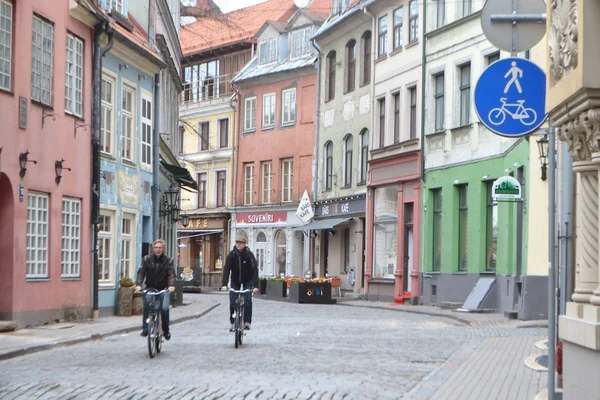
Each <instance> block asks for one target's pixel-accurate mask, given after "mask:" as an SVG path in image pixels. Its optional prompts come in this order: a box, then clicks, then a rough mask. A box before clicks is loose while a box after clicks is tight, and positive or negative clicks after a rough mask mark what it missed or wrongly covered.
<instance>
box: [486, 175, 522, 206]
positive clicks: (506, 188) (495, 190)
mask: <svg viewBox="0 0 600 400" xmlns="http://www.w3.org/2000/svg"><path fill="white" fill-rule="evenodd" d="M492 198H493V199H494V200H521V184H520V183H519V181H518V180H516V179H515V178H513V177H512V176H503V177H501V178H498V179H497V180H496V181H494V185H493V186H492Z"/></svg>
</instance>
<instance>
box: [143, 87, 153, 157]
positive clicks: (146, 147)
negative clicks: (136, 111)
mask: <svg viewBox="0 0 600 400" xmlns="http://www.w3.org/2000/svg"><path fill="white" fill-rule="evenodd" d="M142 164H144V165H146V166H149V167H151V166H152V100H151V99H150V97H146V96H144V97H142Z"/></svg>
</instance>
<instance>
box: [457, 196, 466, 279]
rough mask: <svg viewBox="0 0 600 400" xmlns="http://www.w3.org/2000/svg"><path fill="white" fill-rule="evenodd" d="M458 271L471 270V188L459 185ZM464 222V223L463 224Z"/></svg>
mask: <svg viewBox="0 0 600 400" xmlns="http://www.w3.org/2000/svg"><path fill="white" fill-rule="evenodd" d="M457 195H458V232H457V233H458V271H459V272H467V270H468V268H469V254H468V251H469V186H468V185H466V184H465V185H458V186H457ZM463 221H464V222H463Z"/></svg>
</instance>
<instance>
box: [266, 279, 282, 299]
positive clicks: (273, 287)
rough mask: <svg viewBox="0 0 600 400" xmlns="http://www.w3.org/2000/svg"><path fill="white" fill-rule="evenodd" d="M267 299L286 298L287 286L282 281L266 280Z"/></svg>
mask: <svg viewBox="0 0 600 400" xmlns="http://www.w3.org/2000/svg"><path fill="white" fill-rule="evenodd" d="M266 292H267V300H287V287H286V283H285V282H284V281H281V282H280V281H270V280H267V290H266Z"/></svg>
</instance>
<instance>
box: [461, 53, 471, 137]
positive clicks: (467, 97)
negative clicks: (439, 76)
mask: <svg viewBox="0 0 600 400" xmlns="http://www.w3.org/2000/svg"><path fill="white" fill-rule="evenodd" d="M470 114H471V64H466V65H463V66H462V67H460V120H459V124H460V125H459V126H465V125H467V124H469V121H470V117H471V115H470Z"/></svg>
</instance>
